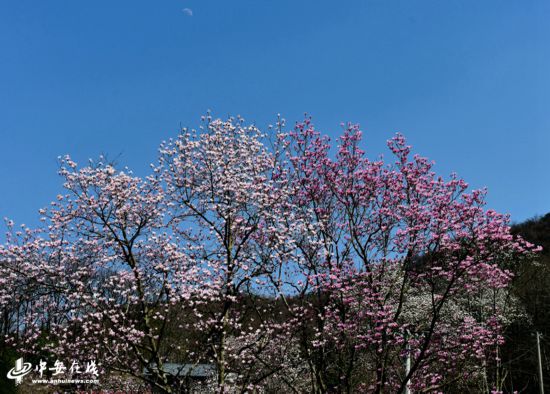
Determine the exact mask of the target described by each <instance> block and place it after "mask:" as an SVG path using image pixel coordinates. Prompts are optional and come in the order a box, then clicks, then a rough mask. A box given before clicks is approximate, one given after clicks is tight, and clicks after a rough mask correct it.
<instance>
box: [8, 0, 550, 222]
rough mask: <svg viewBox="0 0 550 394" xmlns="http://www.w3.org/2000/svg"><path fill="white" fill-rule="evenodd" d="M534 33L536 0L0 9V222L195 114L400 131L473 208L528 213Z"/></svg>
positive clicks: (534, 146)
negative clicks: (62, 163)
mask: <svg viewBox="0 0 550 394" xmlns="http://www.w3.org/2000/svg"><path fill="white" fill-rule="evenodd" d="M185 9H188V10H185ZM190 10H191V12H190ZM191 14H192V15H191ZM549 20H550V2H548V1H543V0H540V1H531V0H521V1H520V0H514V1H509V0H499V1H494V0H481V1H480V0H437V1H427V0H404V1H394V0H361V1H345V2H337V1H320V0H317V1H299V0H294V1H285V0H280V1H260V0H250V1H209V0H188V1H183V0H156V1H153V0H147V1H146V0H132V1H126V0H115V1H112V0H111V1H102V0H95V1H74V0H65V1H60V0H48V1H38V0H35V1H26V0H17V1H7V0H0V104H1V105H0V142H1V143H0V149H1V154H0V184H1V185H2V189H1V193H0V217H4V216H7V217H10V218H12V219H14V220H15V221H16V222H18V223H22V222H23V223H27V224H29V225H34V224H36V223H37V218H38V214H37V210H38V209H39V208H41V207H43V206H46V205H47V204H48V203H49V201H51V200H52V199H54V198H55V195H56V194H57V193H58V192H59V191H60V190H61V188H60V185H61V180H60V179H59V178H58V177H57V175H56V171H57V161H56V158H57V156H59V155H62V154H66V153H69V154H71V156H73V157H74V158H75V160H76V161H78V162H81V163H83V162H85V161H86V160H87V158H89V157H94V158H95V157H97V156H98V155H99V154H101V153H107V154H108V155H109V156H110V157H118V161H119V163H120V164H122V165H128V166H129V167H131V168H132V169H134V172H135V173H136V174H139V175H144V174H146V173H147V169H148V164H149V163H151V162H153V161H155V157H156V150H157V147H158V144H159V142H160V141H161V140H163V139H167V138H169V137H171V136H174V135H176V133H177V131H178V127H179V125H180V123H181V124H182V125H187V126H196V125H198V123H199V118H200V116H201V115H202V114H203V113H204V112H205V111H206V110H207V109H212V110H213V112H214V114H215V115H217V116H222V117H225V116H226V115H228V114H232V115H237V114H240V115H242V116H244V118H245V119H246V120H247V121H250V122H256V123H257V124H258V125H260V126H264V125H267V124H268V123H271V122H273V120H274V119H275V117H276V114H277V113H278V112H280V113H282V114H283V115H284V116H285V118H286V119H287V120H288V121H289V122H293V121H295V120H297V119H300V118H301V117H302V116H303V113H304V112H308V113H310V114H311V115H312V116H313V117H314V123H315V124H316V125H317V126H318V127H319V128H320V129H322V130H323V131H324V132H326V133H328V134H330V135H332V136H336V135H337V133H338V132H339V130H340V129H339V124H340V123H341V122H342V121H352V122H357V123H360V124H361V126H362V129H363V131H364V134H365V137H366V140H365V142H364V147H365V148H366V150H367V152H368V154H369V155H370V156H378V155H379V154H381V153H384V154H385V155H386V157H387V156H388V155H387V150H386V149H385V145H384V144H385V141H386V140H387V139H388V138H390V137H391V136H392V135H393V134H394V133H395V132H396V131H399V132H402V133H404V134H405V136H406V137H407V139H408V141H409V143H410V144H412V145H413V146H414V152H415V153H420V154H422V155H424V156H428V157H429V158H431V159H433V160H434V161H435V162H436V167H435V168H436V171H437V172H438V173H440V174H442V175H447V174H449V173H450V172H451V171H456V172H457V173H458V174H459V175H460V176H462V177H463V178H465V179H466V180H467V181H468V182H469V183H470V185H471V186H473V187H476V188H477V187H482V186H487V187H488V189H489V196H488V201H489V207H491V208H494V209H497V210H498V211H502V212H508V213H510V214H511V215H512V219H513V220H515V221H520V220H524V219H526V218H528V217H531V216H533V215H536V214H544V213H546V212H548V211H550V179H549V178H550V175H549V172H548V167H549V166H548V163H547V162H548V155H549V152H550V111H549V107H550V72H549V70H550V45H549V42H550V23H548V21H549Z"/></svg>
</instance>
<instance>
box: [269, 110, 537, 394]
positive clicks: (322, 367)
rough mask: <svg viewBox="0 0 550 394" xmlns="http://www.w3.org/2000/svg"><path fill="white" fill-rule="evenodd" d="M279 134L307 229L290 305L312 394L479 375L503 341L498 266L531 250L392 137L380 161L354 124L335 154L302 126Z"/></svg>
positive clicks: (433, 387)
mask: <svg viewBox="0 0 550 394" xmlns="http://www.w3.org/2000/svg"><path fill="white" fill-rule="evenodd" d="M279 138H280V141H281V143H282V145H283V146H285V147H286V152H287V157H288V160H289V163H290V168H289V174H290V175H289V176H290V177H291V179H292V181H293V184H294V187H295V189H296V193H295V194H294V196H293V201H294V206H295V209H296V211H297V212H299V213H300V214H301V215H303V218H302V219H303V220H304V221H307V222H309V223H310V227H309V229H308V231H307V232H303V233H301V234H300V235H299V238H298V239H297V241H296V244H297V245H298V248H299V249H300V251H301V261H300V263H299V265H300V267H301V270H300V275H298V278H300V281H299V283H300V284H301V289H300V299H301V302H300V303H298V304H294V305H291V306H289V309H291V310H292V311H294V312H296V313H302V314H305V315H306V316H308V319H307V320H306V321H307V323H305V324H303V325H301V326H300V327H298V331H299V332H297V335H298V336H299V337H301V338H302V346H303V348H304V349H305V353H306V355H307V357H308V359H309V360H310V366H311V377H312V387H313V391H315V392H325V391H333V390H345V391H356V390H360V391H368V392H377V393H379V392H402V391H403V390H404V389H405V387H407V386H409V387H410V388H412V389H414V390H418V391H441V390H443V389H444V387H448V385H450V384H455V383H456V382H457V381H461V380H462V381H463V380H466V381H469V382H472V381H474V380H475V379H478V378H479V376H480V375H483V373H484V372H486V370H487V369H486V366H487V365H488V364H489V363H492V362H494V361H495V360H498V357H497V355H496V353H495V351H496V349H497V347H498V345H499V344H501V342H502V337H501V336H500V329H501V321H502V313H503V311H502V310H501V308H502V307H503V305H501V303H499V302H496V301H494V300H496V298H495V294H497V293H498V292H499V291H500V290H501V289H503V288H506V286H507V285H508V283H509V280H510V277H511V273H510V272H509V271H508V270H506V269H505V267H506V265H507V263H508V262H509V261H510V260H511V259H517V258H520V257H522V256H523V257H525V256H526V255H528V254H529V253H530V251H532V250H533V248H532V245H529V244H527V243H524V242H522V241H521V240H517V239H513V238H512V236H511V235H510V233H509V226H508V218H507V217H506V216H503V215H500V214H497V213H496V212H494V211H491V210H488V211H486V210H484V208H483V206H484V199H483V197H484V192H483V191H473V192H471V193H466V188H467V184H466V183H465V182H464V181H462V180H461V179H458V178H457V177H456V176H454V175H453V176H451V179H450V180H449V181H444V180H443V179H442V178H440V177H436V175H435V174H434V173H433V172H432V170H431V168H432V163H430V162H429V161H428V160H427V159H425V158H422V157H419V156H414V157H411V156H410V147H409V146H407V145H406V143H405V140H404V138H403V137H402V136H401V135H397V136H396V137H394V138H393V139H391V140H390V141H388V146H389V148H390V150H391V152H392V153H393V155H394V156H395V158H396V159H395V161H394V162H393V163H390V164H389V165H388V164H385V163H384V162H383V161H382V160H381V159H380V160H377V161H370V160H369V159H368V158H367V157H366V156H365V154H364V152H363V151H362V150H361V149H360V147H359V143H360V141H361V132H360V131H359V129H358V127H357V126H355V125H348V126H347V127H346V128H345V129H344V132H343V135H342V136H341V137H340V139H339V144H338V147H337V151H336V152H335V156H334V157H333V156H332V155H331V145H330V141H329V139H328V138H327V137H323V136H322V135H321V134H320V133H318V132H317V131H316V130H315V129H314V127H313V126H312V124H311V121H310V120H309V119H306V120H305V121H304V122H303V123H299V124H297V125H296V127H295V129H294V130H293V131H292V132H290V133H287V134H285V133H282V132H281V133H280V135H279ZM294 284H295V283H294ZM490 300H493V301H494V302H488V301H490ZM407 358H408V360H409V362H408V364H409V366H408V367H406V363H405V360H406V359H407ZM484 378H485V379H487V377H486V376H484Z"/></svg>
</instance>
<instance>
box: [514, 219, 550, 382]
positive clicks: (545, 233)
mask: <svg viewBox="0 0 550 394" xmlns="http://www.w3.org/2000/svg"><path fill="white" fill-rule="evenodd" d="M512 233H513V234H515V235H521V236H522V237H523V238H524V239H526V240H527V241H529V242H531V243H534V244H536V245H539V246H542V247H543V250H542V252H541V253H540V254H539V257H538V258H537V259H536V261H533V262H529V263H525V264H519V265H518V266H517V267H516V269H515V275H516V277H515V278H514V281H513V283H512V291H513V294H514V295H515V296H516V297H518V298H519V300H520V302H521V304H522V306H523V308H525V311H526V312H527V315H528V316H529V318H528V319H525V320H523V321H519V322H516V323H515V324H513V325H511V326H510V327H508V329H507V330H506V333H505V336H506V345H505V346H504V348H503V365H504V367H505V370H506V371H507V373H508V375H507V377H506V385H505V388H506V392H512V389H513V390H518V391H519V392H520V393H521V392H523V393H533V392H535V393H536V392H538V390H539V382H538V375H537V367H538V364H537V348H536V338H535V332H537V331H538V332H539V333H541V334H542V338H541V350H542V362H543V373H544V375H545V386H546V387H550V213H549V214H547V215H545V216H543V217H537V218H533V219H530V220H527V221H526V222H523V223H520V224H516V225H514V226H513V228H512Z"/></svg>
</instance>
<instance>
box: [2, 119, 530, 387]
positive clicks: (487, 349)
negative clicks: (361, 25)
mask: <svg viewBox="0 0 550 394" xmlns="http://www.w3.org/2000/svg"><path fill="white" fill-rule="evenodd" d="M273 137H274V141H273V142H274V143H272V144H271V145H269V144H268V141H269V139H268V138H267V136H265V135H263V134H262V133H261V132H260V131H259V130H258V129H257V128H256V127H254V126H245V125H244V122H243V120H242V119H229V120H227V121H221V120H212V119H211V118H210V117H208V118H206V119H205V125H204V126H203V127H201V128H200V129H199V130H198V131H197V130H187V129H184V130H182V132H181V133H180V135H179V136H178V137H177V138H176V139H174V140H170V141H168V142H165V143H163V144H162V145H161V147H160V150H159V152H160V155H159V162H158V164H157V165H154V166H152V174H151V175H150V176H148V177H146V178H140V177H136V176H134V175H132V173H131V172H129V171H128V170H125V171H119V170H116V169H115V168H114V166H113V165H111V164H108V163H105V162H104V160H103V159H100V161H99V162H98V163H90V165H88V166H86V167H83V168H80V167H78V166H77V164H76V163H74V162H73V161H72V160H71V159H70V158H69V157H65V158H64V159H62V160H61V170H60V174H61V176H62V177H63V178H64V186H65V189H66V193H65V194H63V195H59V196H58V198H57V201H55V202H53V203H52V205H51V207H49V208H48V209H47V210H42V211H41V214H42V220H43V222H44V226H43V228H41V229H38V230H36V231H34V230H33V231H31V230H29V229H26V228H23V229H22V230H21V231H19V232H16V231H13V234H12V236H11V237H10V238H9V239H8V242H7V243H6V244H5V245H4V246H2V248H0V270H1V273H2V275H0V283H1V284H2V285H3V286H2V287H0V310H2V312H3V321H2V323H1V324H2V326H1V327H2V330H3V334H4V341H5V343H7V344H15V343H17V342H18V343H19V344H21V348H23V349H25V350H27V351H29V352H39V351H49V352H53V353H54V354H59V355H61V354H65V355H67V354H68V355H70V357H72V358H75V359H78V358H86V357H88V358H89V357H93V358H95V359H98V360H101V367H102V368H103V370H104V371H105V372H111V373H112V372H118V373H123V374H130V375H133V376H135V377H138V378H140V379H142V380H144V381H145V382H147V383H148V384H150V385H152V386H155V387H157V388H158V389H160V390H161V391H163V392H168V393H169V392H174V391H177V390H179V388H178V386H180V387H181V386H182V385H183V384H185V379H179V380H178V379H175V381H174V379H173V376H169V374H168V372H167V369H166V368H165V367H164V366H165V364H166V363H167V362H171V361H172V362H173V361H181V362H184V363H188V364H196V363H201V362H209V363H213V364H214V365H215V366H216V371H217V379H216V384H215V387H216V390H217V391H219V392H229V391H233V390H237V389H238V390H240V391H242V392H244V391H253V390H260V391H261V390H263V389H272V390H284V391H292V392H304V391H311V392H315V393H323V392H357V391H360V392H376V393H381V392H402V391H403V390H404V389H405V387H407V386H408V387H411V388H412V389H414V390H416V391H441V390H443V389H444V388H445V387H448V386H449V385H450V384H452V383H454V382H456V381H458V380H460V379H462V380H463V381H468V382H478V381H484V382H485V387H486V388H487V389H490V388H492V386H493V385H492V383H491V382H492V381H493V379H492V378H491V377H490V376H488V371H490V367H491V366H492V365H494V363H495V362H497V361H498V353H497V352H498V346H499V345H500V344H501V343H502V337H501V335H500V330H501V327H502V325H503V324H504V323H505V320H504V318H505V315H504V310H503V308H504V306H505V304H504V302H503V301H502V300H503V297H502V296H501V295H502V292H503V291H505V289H506V287H507V285H508V283H509V281H510V277H511V273H510V272H509V271H508V270H507V269H506V268H505V267H506V264H507V262H508V261H510V260H511V259H516V260H517V259H520V258H523V257H526V256H528V255H529V254H530V253H532V251H534V248H533V247H532V245H529V244H527V243H525V242H523V241H522V240H521V239H518V238H513V237H512V236H511V235H510V234H509V227H508V218H507V217H505V216H503V215H500V214H497V213H496V212H494V211H491V210H488V211H487V210H485V209H484V208H483V205H484V201H483V198H484V192H482V191H473V192H471V193H466V189H467V185H466V183H465V182H464V181H462V180H460V179H458V178H457V177H456V176H454V175H453V176H451V179H450V180H449V181H444V180H443V179H441V178H438V177H436V176H435V174H434V173H433V172H432V170H431V167H432V164H431V163H430V162H429V161H427V160H426V159H424V158H421V157H418V156H414V157H412V158H411V157H410V147H409V146H407V145H406V143H405V141H404V138H403V137H402V136H401V135H397V136H396V137H394V138H393V139H391V140H390V141H389V147H390V150H391V152H392V153H393V154H394V156H395V157H396V159H395V162H394V163H392V164H389V165H387V164H384V162H383V161H382V160H381V159H380V160H377V161H370V160H369V159H368V158H367V157H366V156H365V154H364V152H363V151H362V150H361V149H360V148H359V144H360V141H361V133H360V131H359V129H358V127H357V126H354V125H348V126H347V127H346V128H345V129H344V133H343V135H342V137H341V138H340V140H339V145H338V149H337V151H336V152H334V154H333V153H332V152H331V144H330V140H329V139H328V138H327V137H323V136H322V135H321V134H320V133H319V132H317V131H316V130H315V129H314V127H313V126H312V124H311V121H310V119H306V120H305V121H304V122H302V123H298V124H297V125H296V127H295V129H294V130H293V131H291V132H285V131H284V124H283V122H282V121H280V122H279V124H278V128H277V131H276V132H275V133H274V134H273ZM14 306H15V307H14ZM405 360H408V362H405ZM497 370H498V369H497Z"/></svg>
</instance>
